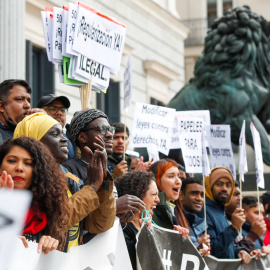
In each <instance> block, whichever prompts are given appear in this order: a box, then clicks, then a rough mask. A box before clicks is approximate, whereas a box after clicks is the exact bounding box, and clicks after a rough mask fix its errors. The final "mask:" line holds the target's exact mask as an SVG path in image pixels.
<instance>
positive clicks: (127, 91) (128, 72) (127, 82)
mask: <svg viewBox="0 0 270 270" xmlns="http://www.w3.org/2000/svg"><path fill="white" fill-rule="evenodd" d="M131 98H132V58H131V54H130V55H129V58H128V64H127V67H126V69H125V73H124V110H125V109H126V108H128V107H129V106H130V100H131Z"/></svg>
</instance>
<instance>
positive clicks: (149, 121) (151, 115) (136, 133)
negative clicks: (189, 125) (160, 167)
mask: <svg viewBox="0 0 270 270" xmlns="http://www.w3.org/2000/svg"><path fill="white" fill-rule="evenodd" d="M174 113H175V110H174V109H171V108H166V107H160V106H154V105H150V104H143V103H136V107H135V112H134V118H133V132H132V138H131V140H130V143H131V145H132V146H133V147H148V146H151V145H154V146H156V147H157V149H158V151H159V152H162V153H164V154H165V155H168V153H169V150H170V136H171V130H172V126H173V121H174Z"/></svg>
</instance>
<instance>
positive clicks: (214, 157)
mask: <svg viewBox="0 0 270 270" xmlns="http://www.w3.org/2000/svg"><path fill="white" fill-rule="evenodd" d="M207 138H208V143H209V148H210V157H211V165H212V167H217V166H223V167H226V168H228V169H229V170H230V171H231V172H232V174H233V176H234V178H236V172H235V164H234V159H233V151H232V144H231V128H230V126H229V125H211V126H209V127H207Z"/></svg>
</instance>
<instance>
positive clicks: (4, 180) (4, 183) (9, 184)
mask: <svg viewBox="0 0 270 270" xmlns="http://www.w3.org/2000/svg"><path fill="white" fill-rule="evenodd" d="M0 188H7V189H14V182H13V180H12V177H11V175H9V174H7V172H6V171H3V172H2V174H1V176H0Z"/></svg>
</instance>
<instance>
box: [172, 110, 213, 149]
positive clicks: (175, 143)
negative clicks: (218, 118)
mask: <svg viewBox="0 0 270 270" xmlns="http://www.w3.org/2000/svg"><path fill="white" fill-rule="evenodd" d="M175 117H176V118H178V117H197V118H203V130H204V136H205V143H206V146H208V142H207V137H206V135H207V134H206V129H205V128H206V126H210V125H211V119H210V112H209V111H208V110H199V111H176V112H175ZM177 123H178V122H177V119H176V120H175V122H174V126H173V132H172V138H171V149H178V148H180V146H179V144H180V142H179V134H178V133H179V128H178V126H177Z"/></svg>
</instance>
